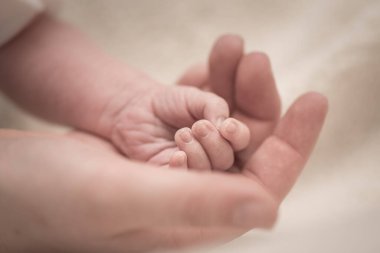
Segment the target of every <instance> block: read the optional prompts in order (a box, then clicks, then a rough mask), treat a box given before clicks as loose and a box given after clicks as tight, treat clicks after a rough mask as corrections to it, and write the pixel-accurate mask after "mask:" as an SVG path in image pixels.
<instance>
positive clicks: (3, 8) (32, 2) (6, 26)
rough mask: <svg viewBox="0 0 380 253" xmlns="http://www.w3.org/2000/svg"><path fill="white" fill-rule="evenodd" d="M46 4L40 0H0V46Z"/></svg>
mask: <svg viewBox="0 0 380 253" xmlns="http://www.w3.org/2000/svg"><path fill="white" fill-rule="evenodd" d="M43 9H44V5H43V3H42V2H41V1H39V0H0V46H1V45H2V44H4V43H6V42H7V41H8V40H10V39H11V38H12V37H13V36H15V35H16V34H17V33H18V32H20V31H21V30H22V29H23V28H24V27H25V26H26V25H27V24H28V23H29V22H30V21H31V20H32V19H33V18H34V17H35V16H36V15H37V14H38V13H40V12H41V11H43Z"/></svg>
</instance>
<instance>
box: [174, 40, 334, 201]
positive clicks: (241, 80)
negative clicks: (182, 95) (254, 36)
mask: <svg viewBox="0 0 380 253" xmlns="http://www.w3.org/2000/svg"><path fill="white" fill-rule="evenodd" d="M178 83H179V84H182V85H191V86H196V87H198V88H200V89H204V90H209V91H211V92H214V93H215V94H217V95H219V96H221V97H223V98H224V99H225V100H226V101H227V102H228V104H229V107H230V111H231V115H232V117H235V118H237V119H239V120H241V121H242V122H243V123H245V124H246V125H247V126H248V127H249V129H250V131H251V140H250V144H249V146H248V148H247V149H245V150H244V151H241V152H238V153H236V154H235V165H236V167H237V168H239V169H240V170H241V171H242V172H243V174H246V175H248V176H250V177H252V178H254V179H255V180H256V179H258V180H259V181H262V182H263V183H264V185H266V184H267V187H268V188H269V189H270V191H272V192H273V193H274V194H277V195H278V197H279V198H280V199H282V198H283V197H284V196H285V195H286V194H287V192H288V191H289V190H290V188H291V185H292V184H293V182H294V181H295V179H296V177H297V175H298V174H299V173H300V170H301V168H303V166H304V164H305V162H306V161H307V159H308V157H309V154H310V152H311V150H312V148H313V146H314V144H315V141H316V139H317V136H318V134H319V131H320V128H321V126H322V124H323V121H324V118H325V115H326V112H327V107H328V106H327V100H326V99H325V98H324V97H323V96H322V95H320V94H318V93H314V92H311V93H308V94H304V95H303V96H301V97H300V98H299V99H297V100H296V101H295V102H294V104H293V105H292V106H291V107H290V108H289V110H288V111H287V113H286V115H285V116H284V117H283V119H282V120H280V113H281V102H280V96H279V94H278V91H277V88H276V83H275V79H274V77H273V73H272V70H271V66H270V61H269V58H268V57H267V55H265V54H264V53H258V52H253V53H249V54H244V43H243V40H242V39H241V38H240V37H239V36H235V35H224V36H222V37H220V38H219V39H218V40H217V41H216V42H215V44H214V46H213V48H212V50H211V53H210V57H209V63H208V66H207V65H205V64H199V65H195V66H194V67H192V68H190V69H189V70H188V71H187V72H186V73H185V74H184V75H183V76H182V77H181V78H180V79H179V81H178ZM254 152H257V154H254ZM259 160H265V162H264V163H268V164H265V165H266V169H265V168H263V166H262V165H264V164H262V163H263V162H259ZM269 164H271V165H272V166H268V165H269ZM269 167H273V168H269ZM281 168H286V169H281ZM284 178H285V181H288V183H286V185H287V186H285V185H283V183H279V182H284Z"/></svg>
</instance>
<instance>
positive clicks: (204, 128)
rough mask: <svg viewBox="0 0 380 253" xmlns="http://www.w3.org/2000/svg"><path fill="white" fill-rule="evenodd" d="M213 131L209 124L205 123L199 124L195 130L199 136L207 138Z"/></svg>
mask: <svg viewBox="0 0 380 253" xmlns="http://www.w3.org/2000/svg"><path fill="white" fill-rule="evenodd" d="M211 130H212V128H211V126H210V125H208V124H207V123H205V122H202V123H198V124H197V125H196V127H195V129H194V131H195V133H196V134H197V135H198V136H199V137H202V138H204V137H206V136H207V135H208V134H209V133H210V131H211Z"/></svg>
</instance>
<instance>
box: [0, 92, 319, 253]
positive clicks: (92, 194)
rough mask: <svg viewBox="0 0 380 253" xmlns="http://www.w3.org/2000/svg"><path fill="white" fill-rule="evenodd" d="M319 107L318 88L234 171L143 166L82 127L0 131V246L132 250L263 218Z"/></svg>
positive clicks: (304, 151) (283, 187) (289, 179)
mask: <svg viewBox="0 0 380 253" xmlns="http://www.w3.org/2000/svg"><path fill="white" fill-rule="evenodd" d="M325 112H326V101H325V100H324V99H323V98H321V97H320V96H317V95H314V94H312V95H308V96H307V97H304V98H303V99H300V100H298V101H296V102H295V104H294V105H293V106H292V107H291V108H290V109H289V112H288V113H287V114H286V115H285V117H284V119H283V120H282V121H281V122H280V123H279V124H278V126H277V128H276V131H275V133H274V135H272V137H268V138H267V140H266V141H265V142H264V143H263V144H262V145H261V146H260V148H259V149H258V150H257V151H256V152H255V154H254V155H253V156H252V157H251V158H250V160H249V161H248V162H247V163H246V165H245V167H244V171H245V172H246V173H244V174H227V173H226V174H223V173H197V172H194V171H183V170H170V169H164V168H157V167H152V166H147V165H143V164H140V163H135V162H131V161H128V160H126V159H125V158H124V157H123V156H122V155H120V154H118V153H117V151H115V150H114V149H113V148H112V147H111V146H110V145H109V144H108V143H106V142H104V141H102V140H100V139H97V138H96V137H91V136H88V135H84V134H74V135H73V134H71V135H69V136H55V135H46V134H25V133H20V132H13V131H11V132H9V131H1V132H0V136H1V138H0V189H1V190H0V234H1V241H0V248H1V249H3V251H7V252H18V251H28V252H41V251H45V252H46V251H49V250H51V251H53V250H55V251H63V252H125V251H132V252H141V251H149V250H162V249H173V248H179V247H184V246H190V245H192V246H193V245H197V244H200V243H207V242H215V241H227V240H231V239H233V238H236V237H237V236H239V235H240V234H242V233H244V232H245V231H247V230H249V229H252V228H258V227H262V228H266V227H270V226H272V225H273V223H274V222H275V220H276V214H277V209H278V205H279V203H280V202H281V199H282V197H283V196H284V193H286V192H287V191H288V190H289V189H290V187H291V186H292V184H293V182H294V180H295V178H296V176H297V175H298V173H299V172H300V170H301V168H302V167H303V164H304V162H305V161H306V160H307V158H308V155H309V153H310V150H311V148H312V146H313V144H314V142H315V140H316V138H317V135H318V132H319V130H320V127H321V125H322V122H323V118H324V115H325Z"/></svg>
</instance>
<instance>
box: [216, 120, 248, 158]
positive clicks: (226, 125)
mask: <svg viewBox="0 0 380 253" xmlns="http://www.w3.org/2000/svg"><path fill="white" fill-rule="evenodd" d="M220 133H221V135H222V136H223V137H224V138H225V139H227V140H228V141H229V142H230V143H231V145H232V147H233V149H234V150H235V151H239V150H242V149H244V148H246V147H247V146H248V144H249V141H250V139H251V133H250V130H249V128H248V127H247V126H246V125H245V124H244V123H242V122H240V121H238V120H236V119H234V118H228V119H226V120H225V121H224V122H223V123H222V125H221V127H220Z"/></svg>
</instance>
